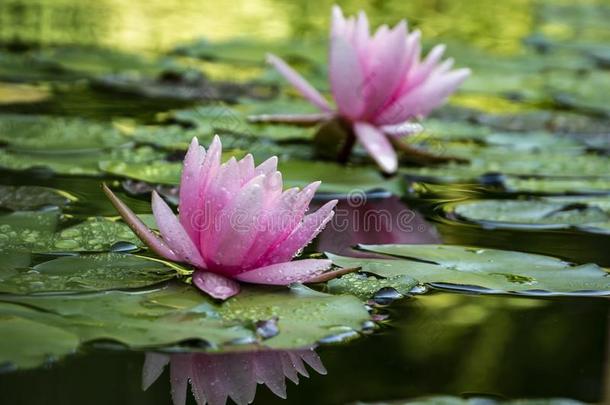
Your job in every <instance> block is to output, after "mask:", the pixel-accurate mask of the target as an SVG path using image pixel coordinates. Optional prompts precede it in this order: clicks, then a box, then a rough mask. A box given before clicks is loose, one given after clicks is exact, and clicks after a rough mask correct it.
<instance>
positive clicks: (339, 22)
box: [330, 5, 345, 38]
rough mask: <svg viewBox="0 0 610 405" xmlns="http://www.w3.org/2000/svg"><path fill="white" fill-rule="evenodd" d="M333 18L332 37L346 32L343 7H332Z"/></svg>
mask: <svg viewBox="0 0 610 405" xmlns="http://www.w3.org/2000/svg"><path fill="white" fill-rule="evenodd" d="M331 20H332V22H331V29H330V35H331V38H332V37H333V36H336V35H343V34H344V33H345V17H343V12H342V11H341V7H339V6H337V5H334V6H333V7H332V11H331Z"/></svg>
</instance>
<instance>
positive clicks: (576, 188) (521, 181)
mask: <svg viewBox="0 0 610 405" xmlns="http://www.w3.org/2000/svg"><path fill="white" fill-rule="evenodd" d="M503 183H504V187H505V188H506V189H507V190H509V191H515V192H528V193H548V194H556V193H597V192H604V193H605V192H608V190H610V179H608V178H590V177H589V178H587V177H583V178H579V177H573V178H571V179H570V178H552V177H547V178H536V177H532V178H521V177H514V176H507V177H505V178H504V181H503Z"/></svg>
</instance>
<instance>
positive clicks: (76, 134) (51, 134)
mask: <svg viewBox="0 0 610 405" xmlns="http://www.w3.org/2000/svg"><path fill="white" fill-rule="evenodd" d="M0 141H2V142H6V143H7V144H8V145H9V147H10V149H11V150H12V151H24V152H25V151H27V152H29V153H32V154H33V153H35V152H37V153H40V154H43V155H46V154H53V153H56V152H62V153H66V154H68V153H70V152H71V153H77V152H78V153H84V152H92V151H99V150H102V149H107V148H111V147H118V146H122V145H125V144H126V143H127V140H126V139H125V138H124V137H123V136H121V134H120V133H119V132H118V131H117V130H116V129H114V128H113V127H112V126H110V125H107V124H100V123H96V122H91V121H86V120H82V119H74V118H57V117H46V116H30V115H14V114H10V115H0ZM75 157H77V156H75ZM77 158H78V157H77Z"/></svg>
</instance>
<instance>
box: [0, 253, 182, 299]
mask: <svg viewBox="0 0 610 405" xmlns="http://www.w3.org/2000/svg"><path fill="white" fill-rule="evenodd" d="M24 264H25V266H24ZM4 265H5V266H6V264H4ZM16 265H18V266H16ZM13 266H15V267H14V268H13V269H7V268H6V267H3V268H2V269H0V291H1V292H4V293H12V294H33V293H48V292H84V291H100V290H111V289H128V288H140V287H146V286H150V285H153V284H157V283H160V282H162V281H166V280H169V279H171V278H173V277H175V276H176V273H175V271H173V270H171V269H170V268H169V267H167V266H165V265H163V264H162V263H160V262H157V261H152V260H147V259H145V258H141V257H138V256H133V255H126V254H119V253H102V254H95V255H86V256H65V257H60V258H58V259H54V260H50V261H47V262H43V263H40V264H38V265H35V266H33V267H30V266H29V263H27V264H26V263H13ZM15 268H16V269H17V270H15Z"/></svg>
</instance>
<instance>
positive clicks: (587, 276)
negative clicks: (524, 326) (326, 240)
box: [329, 245, 610, 295]
mask: <svg viewBox="0 0 610 405" xmlns="http://www.w3.org/2000/svg"><path fill="white" fill-rule="evenodd" d="M360 248H361V249H362V250H365V251H367V252H373V253H378V254H383V255H389V256H391V257H392V258H390V257H389V258H387V259H376V258H375V259H368V258H367V259H362V258H350V257H341V256H335V255H329V257H330V258H331V259H332V260H333V263H334V264H336V265H338V266H341V267H347V268H353V267H361V268H362V271H364V272H366V273H371V274H375V275H377V276H381V277H394V276H399V275H406V276H409V277H412V278H414V279H416V280H418V281H419V282H420V283H428V284H431V285H435V286H441V287H443V288H447V289H450V290H458V291H474V292H481V293H490V294H494V293H495V294H505V293H515V294H526V295H528V294H529V295H536V294H543V295H587V294H592V295H610V277H609V276H608V273H607V272H606V271H605V270H604V269H602V268H601V267H599V266H597V265H595V264H585V265H580V266H575V265H572V264H570V263H567V262H564V261H562V260H559V259H556V258H553V257H549V256H542V255H535V254H528V253H520V252H511V251H505V250H495V249H482V248H481V249H479V248H472V247H464V246H448V245H362V246H360Z"/></svg>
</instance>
